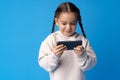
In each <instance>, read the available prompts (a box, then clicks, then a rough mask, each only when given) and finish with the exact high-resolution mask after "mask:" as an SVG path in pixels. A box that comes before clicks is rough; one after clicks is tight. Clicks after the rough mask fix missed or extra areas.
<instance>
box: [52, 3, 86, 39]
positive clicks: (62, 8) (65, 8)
mask: <svg viewBox="0 0 120 80" xmlns="http://www.w3.org/2000/svg"><path fill="white" fill-rule="evenodd" d="M61 12H74V13H75V14H76V16H77V20H78V22H79V25H80V28H81V31H82V34H83V36H84V37H86V35H85V32H84V29H83V25H82V22H81V16H80V10H79V9H78V8H77V7H76V6H75V5H74V4H73V3H71V2H64V3H62V4H60V5H59V6H58V8H57V9H56V11H55V15H54V20H53V25H52V32H51V33H53V32H54V28H55V18H56V17H58V16H59V14H60V13H61Z"/></svg>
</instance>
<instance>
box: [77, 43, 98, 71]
mask: <svg viewBox="0 0 120 80" xmlns="http://www.w3.org/2000/svg"><path fill="white" fill-rule="evenodd" d="M85 42H86V44H85V50H84V51H83V53H82V55H80V56H78V55H76V56H77V58H78V64H79V66H80V68H81V69H82V70H83V71H85V70H89V69H91V68H92V67H94V66H95V64H96V55H95V53H94V51H93V49H92V47H91V46H90V44H89V42H88V41H85Z"/></svg>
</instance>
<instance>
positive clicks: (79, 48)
mask: <svg viewBox="0 0 120 80" xmlns="http://www.w3.org/2000/svg"><path fill="white" fill-rule="evenodd" d="M83 51H84V47H83V46H81V45H79V46H76V47H75V48H74V52H75V53H76V54H77V55H78V56H80V55H82V53H83Z"/></svg>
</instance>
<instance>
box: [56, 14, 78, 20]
mask: <svg viewBox="0 0 120 80" xmlns="http://www.w3.org/2000/svg"><path fill="white" fill-rule="evenodd" d="M58 20H60V21H76V20H77V16H76V14H75V13H73V12H62V13H60V15H59V17H58Z"/></svg>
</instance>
